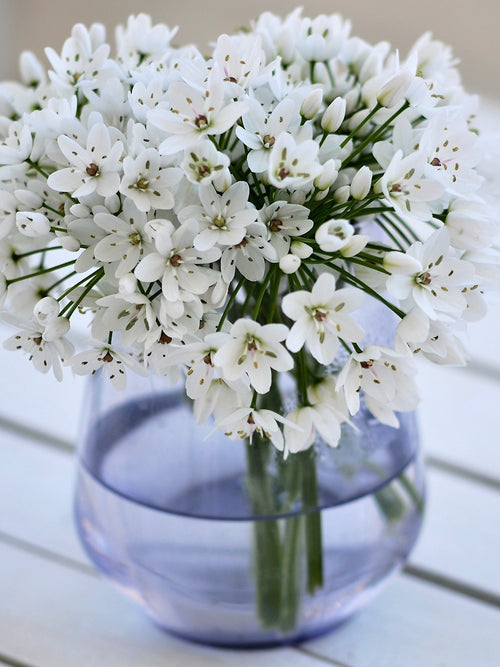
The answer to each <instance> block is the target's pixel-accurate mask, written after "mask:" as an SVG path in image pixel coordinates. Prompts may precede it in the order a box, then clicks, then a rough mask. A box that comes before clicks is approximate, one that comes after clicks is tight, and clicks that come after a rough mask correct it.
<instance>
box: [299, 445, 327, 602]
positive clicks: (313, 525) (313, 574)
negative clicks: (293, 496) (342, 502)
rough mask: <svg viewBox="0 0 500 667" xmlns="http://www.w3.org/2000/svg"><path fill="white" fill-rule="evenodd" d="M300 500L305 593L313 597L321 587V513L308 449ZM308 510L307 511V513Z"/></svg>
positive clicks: (313, 461)
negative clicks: (304, 551)
mask: <svg viewBox="0 0 500 667" xmlns="http://www.w3.org/2000/svg"><path fill="white" fill-rule="evenodd" d="M301 457H302V500H303V506H304V510H306V514H305V515H304V528H305V536H306V556H307V592H308V593H309V594H310V595H313V594H314V593H315V592H316V591H317V590H318V589H320V588H322V586H323V583H324V582H323V538H322V530H321V512H320V511H319V510H318V509H317V507H318V477H317V470H316V452H315V451H314V449H310V450H308V451H306V452H303V453H302V455H301ZM308 510H309V511H308Z"/></svg>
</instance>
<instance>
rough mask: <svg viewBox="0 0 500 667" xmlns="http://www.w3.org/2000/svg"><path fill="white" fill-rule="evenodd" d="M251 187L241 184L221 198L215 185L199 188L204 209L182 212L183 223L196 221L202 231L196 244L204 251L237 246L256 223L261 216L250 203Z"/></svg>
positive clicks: (233, 187)
mask: <svg viewBox="0 0 500 667" xmlns="http://www.w3.org/2000/svg"><path fill="white" fill-rule="evenodd" d="M248 195H249V187H248V185H247V184H246V183H242V182H241V181H240V182H238V183H234V185H232V186H231V187H230V188H228V189H227V190H226V191H225V192H224V194H222V195H219V194H218V193H217V192H216V190H215V188H214V187H213V185H211V184H209V185H206V186H203V187H200V190H199V196H200V201H201V204H202V205H201V206H188V207H187V208H185V209H182V210H181V211H180V213H179V219H180V220H181V222H183V221H185V220H195V221H196V223H197V224H198V229H199V232H198V234H197V235H196V236H195V238H194V241H193V244H194V247H195V248H196V249H197V250H200V251H205V250H208V249H209V248H213V247H214V246H215V245H221V246H231V245H238V243H241V241H242V240H243V239H244V237H245V236H246V230H247V227H248V225H250V224H251V223H252V222H257V220H258V213H257V211H256V210H255V209H254V208H252V207H251V206H250V205H249V203H248Z"/></svg>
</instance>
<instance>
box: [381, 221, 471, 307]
mask: <svg viewBox="0 0 500 667" xmlns="http://www.w3.org/2000/svg"><path fill="white" fill-rule="evenodd" d="M384 267H385V268H386V269H387V270H389V271H390V272H391V273H392V275H391V276H390V277H389V278H387V289H388V291H389V292H390V293H391V294H392V295H393V296H395V297H396V298H397V299H400V300H401V302H402V304H403V306H404V307H405V308H411V307H413V305H415V304H416V305H417V306H418V307H419V308H420V309H421V310H422V311H423V312H424V313H425V314H426V315H427V317H429V318H430V319H439V318H442V319H448V320H449V319H450V318H458V317H459V316H460V315H461V314H462V312H463V311H464V310H465V308H466V306H467V301H466V299H465V296H464V294H463V290H464V287H467V286H472V285H473V278H474V267H473V266H472V264H470V263H468V262H465V261H463V260H461V259H456V258H455V257H453V256H452V255H450V237H449V234H448V231H447V230H446V229H445V228H442V229H440V230H437V231H436V232H434V233H433V234H432V235H431V236H430V237H429V238H428V239H427V241H426V242H425V243H421V242H420V241H416V242H415V243H413V244H412V245H411V246H410V247H409V248H408V250H407V251H406V254H404V253H400V252H389V253H387V254H386V256H385V259H384Z"/></svg>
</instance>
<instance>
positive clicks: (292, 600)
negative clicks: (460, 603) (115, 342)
mask: <svg viewBox="0 0 500 667" xmlns="http://www.w3.org/2000/svg"><path fill="white" fill-rule="evenodd" d="M399 418H400V423H401V426H400V428H399V429H394V428H392V427H388V426H384V425H382V424H380V423H379V422H377V421H376V420H375V419H374V418H373V417H372V416H371V415H370V414H369V413H368V412H367V410H366V409H364V408H363V409H362V410H361V411H360V413H359V414H358V415H356V417H355V418H354V419H353V423H354V427H355V428H353V427H352V426H349V425H344V426H343V432H342V437H341V441H340V444H339V446H338V448H336V449H332V448H331V447H328V446H327V445H325V444H324V443H322V442H317V443H316V444H315V446H314V447H312V448H311V449H309V450H307V451H306V452H302V453H299V454H293V455H290V456H289V457H288V458H287V459H286V460H283V455H282V453H280V452H277V451H276V450H275V449H274V448H273V446H272V445H271V444H270V443H268V442H265V441H263V440H261V439H259V438H254V440H253V442H252V444H249V443H248V442H245V441H234V440H229V439H228V438H227V437H225V436H224V435H223V434H222V433H220V432H218V431H216V432H213V433H211V431H212V430H213V426H212V425H210V424H208V425H207V426H205V427H202V426H199V425H197V424H196V423H195V421H194V418H193V414H192V406H191V404H190V401H189V399H187V398H186V396H185V393H184V390H183V386H182V384H181V385H179V386H169V385H168V382H167V381H166V380H165V378H158V377H149V378H137V377H129V378H128V388H127V390H126V391H125V392H119V393H118V392H115V391H114V390H113V388H112V387H111V386H110V384H109V382H108V381H107V380H106V379H105V378H101V377H100V376H99V375H96V376H94V377H92V378H90V384H89V391H88V395H87V401H86V409H85V414H84V419H83V423H84V427H83V429H82V437H81V443H80V448H79V470H78V477H77V484H76V503H75V508H76V524H77V528H78V532H79V535H80V538H81V541H82V543H83V545H84V547H85V549H86V551H87V553H88V555H89V557H90V559H91V560H92V562H93V563H94V564H95V565H96V567H97V568H98V570H100V571H101V572H102V573H103V574H104V575H106V576H107V577H108V578H109V579H110V580H111V581H112V582H113V583H114V584H116V585H117V586H118V587H119V588H120V590H122V591H123V592H124V593H125V594H126V595H127V596H128V597H130V598H131V599H133V600H134V601H135V602H138V603H139V604H140V605H142V607H143V608H144V609H145V610H146V611H147V613H148V614H150V615H151V616H152V618H153V619H154V620H155V621H156V622H157V623H158V624H160V625H161V626H162V627H164V628H166V629H167V630H169V631H170V632H172V633H174V634H176V635H179V636H182V637H184V638H188V639H190V640H194V641H199V642H203V643H207V644H213V645H219V646H221V645H222V646H232V647H250V646H254V647H256V646H270V645H276V644H284V643H290V642H297V641H301V640H304V639H307V638H311V637H314V636H317V635H319V634H322V633H324V632H326V631H329V630H331V629H332V628H334V627H335V626H336V625H338V624H339V623H341V622H342V621H344V620H345V619H346V618H348V617H349V616H350V615H351V614H353V613H354V612H355V611H356V610H358V609H359V608H360V607H362V606H363V605H365V604H366V603H367V601H368V600H370V599H371V598H372V597H373V595H374V594H375V593H376V591H377V590H378V589H379V588H380V586H381V584H382V583H383V582H384V581H385V580H386V579H387V577H388V575H389V574H391V573H392V572H394V571H395V570H397V569H398V568H400V567H401V565H402V564H403V563H404V561H405V559H406V558H407V556H408V554H409V552H410V550H411V548H412V546H413V544H414V542H415V540H416V537H417V535H418V532H419V529H420V525H421V521H422V507H423V488H424V483H423V475H422V466H421V460H420V457H419V448H418V435H417V430H416V425H415V417H414V415H413V414H401V415H399Z"/></svg>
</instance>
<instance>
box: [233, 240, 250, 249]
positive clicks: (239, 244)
mask: <svg viewBox="0 0 500 667" xmlns="http://www.w3.org/2000/svg"><path fill="white" fill-rule="evenodd" d="M247 244H248V241H247V240H246V238H243V239H241V241H240V242H239V243H237V244H236V245H235V246H234V247H235V248H244V247H245V246H246V245H247Z"/></svg>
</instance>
